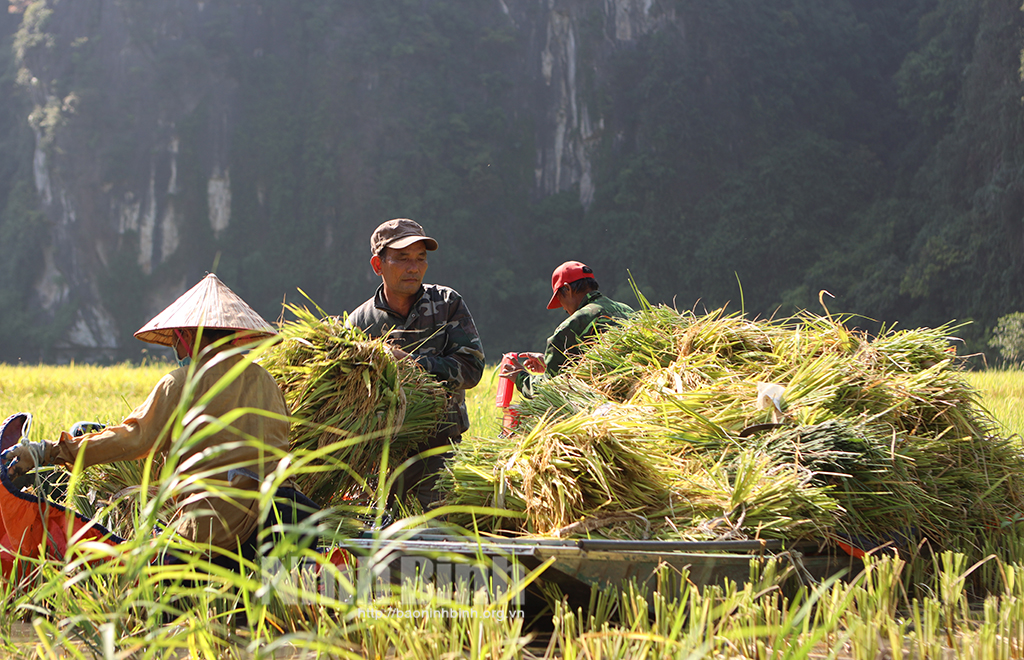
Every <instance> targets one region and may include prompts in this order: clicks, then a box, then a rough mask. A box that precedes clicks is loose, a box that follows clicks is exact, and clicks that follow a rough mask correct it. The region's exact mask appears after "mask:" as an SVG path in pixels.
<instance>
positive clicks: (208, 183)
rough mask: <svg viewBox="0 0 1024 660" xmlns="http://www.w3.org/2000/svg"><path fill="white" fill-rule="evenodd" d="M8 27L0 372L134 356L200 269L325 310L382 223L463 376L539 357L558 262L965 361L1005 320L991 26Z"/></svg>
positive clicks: (226, 22) (490, 3)
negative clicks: (454, 320) (430, 294)
mask: <svg viewBox="0 0 1024 660" xmlns="http://www.w3.org/2000/svg"><path fill="white" fill-rule="evenodd" d="M10 7H11V13H10V14H9V15H8V24H12V25H13V23H12V20H13V21H18V25H17V32H16V34H14V35H13V37H12V40H11V45H12V50H11V55H10V65H9V66H8V69H9V74H8V76H7V77H6V78H4V79H2V80H0V85H6V87H4V89H11V90H12V91H13V93H12V94H10V95H9V97H10V98H8V99H7V100H3V99H0V109H2V110H3V111H4V112H3V113H0V131H7V130H8V128H7V126H8V124H6V123H4V117H14V116H18V117H24V116H27V117H28V121H27V122H23V123H22V124H21V125H20V127H17V130H16V129H15V128H10V130H9V134H10V135H11V136H13V137H11V138H10V139H9V140H8V142H9V143H10V144H17V145H23V144H27V145H28V147H27V148H25V147H22V146H19V147H18V149H13V148H11V149H9V150H8V151H9V155H8V156H0V172H7V171H10V172H11V174H10V176H9V177H8V179H9V180H10V181H11V182H13V183H10V184H6V183H5V184H3V185H0V204H6V206H3V207H2V208H0V239H3V240H7V241H11V240H15V239H16V240H17V241H18V243H19V246H20V250H19V251H20V254H21V256H20V257H19V259H20V260H19V261H18V262H17V263H14V262H11V264H8V265H7V266H0V303H2V304H3V306H4V307H6V308H8V309H16V310H18V314H16V315H13V316H10V317H9V318H7V319H0V339H2V340H3V342H0V343H3V344H4V346H5V347H6V348H3V349H0V359H5V360H10V359H18V358H24V359H29V360H36V359H46V360H58V361H60V360H67V359H78V360H113V359H124V358H136V357H138V356H139V351H140V350H142V349H143V348H144V346H143V345H141V344H140V343H139V342H138V341H136V340H134V339H133V338H132V337H131V334H132V332H133V331H134V330H135V329H137V328H138V327H140V326H141V325H142V324H143V323H144V322H145V321H146V320H147V319H148V318H149V317H150V316H152V315H153V314H155V313H156V312H157V311H159V310H160V309H162V308H163V307H164V306H165V305H167V304H168V303H169V302H170V301H171V300H173V299H174V298H175V297H176V296H178V295H179V294H180V293H182V292H183V291H184V290H186V289H187V288H188V287H190V286H191V285H192V284H194V283H195V282H197V281H198V280H199V279H200V278H201V277H202V276H203V275H204V273H205V272H207V271H214V270H215V271H216V272H217V273H218V275H219V276H220V277H221V279H222V280H224V281H225V282H226V283H227V284H228V285H229V286H231V287H232V288H233V289H234V290H235V291H236V292H238V293H239V294H240V295H241V296H242V297H243V298H245V299H246V300H247V301H248V302H250V304H252V305H253V306H254V307H255V308H256V309H257V310H258V311H259V312H260V313H262V314H263V315H264V316H265V317H267V318H268V319H271V320H273V319H276V318H277V317H278V315H279V314H280V312H281V302H282V300H283V299H286V298H287V299H288V300H289V301H292V302H299V301H301V300H302V294H300V293H299V292H298V290H301V291H302V292H304V293H305V294H308V296H309V297H310V298H311V299H312V300H313V301H314V302H315V303H316V304H318V305H320V306H321V307H322V308H323V309H324V310H325V311H326V312H327V313H331V314H340V313H342V312H343V311H345V310H348V309H352V308H353V307H355V306H356V305H358V304H359V303H360V302H362V301H363V300H365V299H366V298H367V297H369V296H370V295H371V294H372V292H373V290H374V288H375V286H376V285H377V283H379V279H378V278H375V277H374V276H373V274H372V272H371V271H370V269H369V267H368V260H369V256H370V255H369V249H368V238H369V235H370V232H371V231H372V229H373V228H374V227H375V226H376V225H377V224H378V223H379V222H381V221H383V220H386V219H388V218H392V217H403V216H404V217H412V218H414V219H416V220H418V221H420V222H421V223H422V224H423V225H424V226H425V227H426V229H427V231H428V233H430V235H432V236H434V237H436V238H437V239H438V241H439V242H440V244H441V249H440V250H439V251H438V252H437V253H435V254H432V255H431V271H430V273H429V274H428V278H427V279H428V280H429V281H434V282H439V283H444V284H448V285H451V286H453V287H454V288H456V289H457V290H458V291H460V292H461V293H462V294H463V296H464V297H465V299H466V300H467V302H468V304H469V306H470V308H471V309H472V310H473V313H474V316H475V318H476V320H477V324H478V326H479V327H480V330H481V334H482V337H483V339H484V344H485V347H486V348H487V350H488V354H489V355H490V356H491V357H494V356H496V355H498V354H499V353H500V352H503V351H507V350H539V349H540V348H541V347H542V346H543V339H544V337H546V336H547V334H549V333H550V330H551V329H552V328H553V327H554V325H556V324H557V322H558V320H559V318H557V315H555V314H553V313H551V312H547V311H546V310H544V303H545V302H546V300H547V297H548V296H549V295H550V288H549V277H550V272H551V269H552V268H553V267H554V266H556V265H557V264H559V263H561V262H562V261H565V260H568V259H580V260H583V261H585V262H587V263H588V264H589V265H591V266H593V267H594V268H595V270H596V271H597V273H598V276H599V280H600V281H601V283H602V289H603V290H605V291H606V292H608V293H610V294H611V295H613V297H617V298H619V299H622V300H626V301H627V302H633V300H632V296H631V294H630V287H629V285H628V283H627V276H628V275H631V276H632V278H633V280H634V281H635V282H636V284H637V285H638V286H639V288H640V290H641V291H643V292H644V293H645V294H646V295H647V297H648V298H649V299H651V300H653V301H657V300H661V301H665V302H670V303H671V302H674V303H675V304H676V305H681V306H682V307H690V306H692V305H694V304H696V301H700V305H702V306H707V307H709V308H710V307H712V306H718V305H722V304H726V303H727V302H728V301H730V300H734V299H740V296H742V299H744V305H745V308H746V310H747V311H748V312H752V313H763V314H771V313H775V311H776V310H778V309H782V311H784V312H789V311H792V310H795V309H799V308H801V307H810V306H817V304H818V303H817V301H818V299H819V296H818V292H819V291H820V290H822V289H827V290H828V291H829V292H830V293H832V294H833V295H835V296H837V297H838V298H839V299H840V301H841V302H840V303H836V304H837V306H839V307H842V308H843V309H844V310H846V311H850V312H855V313H859V314H863V315H864V316H867V317H870V318H872V319H877V320H879V321H894V320H899V321H900V322H902V323H904V324H913V323H921V324H939V323H943V322H945V321H948V320H949V319H950V318H954V317H957V318H963V317H968V316H969V317H973V318H975V319H978V320H979V321H981V323H980V324H979V325H978V326H977V329H976V331H975V335H976V338H977V339H980V338H981V337H982V335H983V334H984V332H985V331H986V329H987V327H988V326H990V325H991V324H992V323H993V322H994V319H995V318H996V317H997V316H998V315H1000V314H1003V313H1006V312H1009V311H1014V310H1015V309H1016V308H1018V307H1024V292H1022V291H1021V287H1020V286H1019V285H1017V284H1016V282H1018V281H1020V277H1019V276H1020V275H1024V272H1021V271H1022V270H1024V263H1022V262H1024V259H1021V258H1019V257H1017V256H1015V255H1016V254H1018V253H1020V250H1019V247H1018V248H1017V249H1011V248H1010V246H1019V245H1020V241H1021V233H1022V231H1021V229H1020V227H1021V226H1024V222H1022V220H1024V218H1022V216H1024V204H1021V203H1020V199H1024V196H1022V194H1021V192H1020V191H1021V190H1024V182H1022V181H1021V179H1022V178H1024V175H1022V174H1021V172H1022V171H1024V170H1022V167H1021V165H1022V164H1024V158H1022V157H1021V149H1020V146H1021V144H1020V143H1021V141H1022V138H1021V135H1024V131H1021V130H1020V128H1021V120H1020V115H1021V113H1020V108H1019V99H1020V98H1021V89H1020V87H1021V85H1020V79H1019V74H1018V67H1019V56H1020V51H1021V43H1020V36H1019V34H1020V27H1021V23H1022V21H1021V16H1020V14H1021V12H1020V11H1018V9H1017V7H1016V6H1014V3H1012V2H1003V1H996V0H993V1H992V2H985V3H974V2H968V1H967V0H938V1H936V0H813V1H812V0H787V1H786V2H774V1H770V2H764V1H763V0H728V1H725V2H723V1H721V0H413V1H410V0H374V2H363V1H357V0H17V1H16V2H15V1H13V0H11V4H10ZM0 27H3V25H0ZM8 29H13V28H11V27H9V28H8ZM4 61H7V60H4ZM19 131H21V132H19ZM25 136H28V137H25ZM0 139H7V138H3V135H2V134H0ZM8 142H5V143H4V144H8ZM4 158H11V159H17V163H16V165H10V167H7V165H5V164H4V162H2V161H3V159H4ZM12 162H13V160H12ZM4 167H7V169H6V170H5V169H3V168H4ZM19 177H20V178H19ZM19 182H21V183H19ZM22 184H23V185H22ZM29 198H31V199H29ZM5 200H6V201H5ZM737 280H739V286H737ZM968 283H970V284H968ZM740 288H742V293H741V292H740ZM510 320H511V321H514V322H510Z"/></svg>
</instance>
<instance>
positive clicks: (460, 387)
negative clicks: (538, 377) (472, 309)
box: [348, 218, 484, 508]
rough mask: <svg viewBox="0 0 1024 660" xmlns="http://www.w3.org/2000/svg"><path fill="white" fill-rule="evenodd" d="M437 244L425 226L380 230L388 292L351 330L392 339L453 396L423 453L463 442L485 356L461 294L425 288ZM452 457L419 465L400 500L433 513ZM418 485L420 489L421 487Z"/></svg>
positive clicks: (354, 319)
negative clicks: (469, 394)
mask: <svg viewBox="0 0 1024 660" xmlns="http://www.w3.org/2000/svg"><path fill="white" fill-rule="evenodd" d="M436 249H437V241H435V240H434V239H432V238H430V237H429V236H427V235H426V234H425V233H424V232H423V227H421V226H420V225H419V223H416V222H413V221H412V220H409V219H407V218H396V219H394V220H388V221H387V222H384V223H381V225H380V226H379V227H377V229H376V230H374V232H373V235H372V236H370V252H371V253H372V256H371V257H370V266H371V267H372V268H373V272H374V273H376V274H377V275H379V276H380V278H381V285H380V287H378V288H377V293H376V294H374V296H373V297H372V298H370V299H369V300H367V301H366V302H364V303H363V304H362V305H360V306H359V307H357V308H356V309H355V310H354V311H353V312H352V313H351V314H350V315H349V317H348V323H349V324H350V325H353V326H355V327H357V328H361V329H363V330H365V331H366V332H367V334H369V335H370V336H371V337H383V336H385V335H387V338H388V341H389V343H390V344H391V353H392V355H394V356H395V357H396V358H398V359H408V360H413V361H414V362H416V364H418V365H420V366H421V367H422V368H423V370H424V371H426V372H427V373H430V374H433V375H434V376H435V377H436V378H437V379H438V380H439V381H441V382H443V383H444V384H445V385H446V386H447V388H448V391H449V399H448V412H447V419H446V420H445V422H444V423H442V425H441V428H440V430H439V431H438V432H437V434H436V435H435V436H434V437H433V438H430V439H428V440H426V441H424V443H423V444H422V445H421V446H420V447H419V448H418V449H417V451H421V452H422V451H426V450H429V449H438V448H444V447H448V448H450V447H451V446H452V444H453V443H456V442H458V441H459V440H461V439H462V434H463V433H464V432H465V431H466V430H467V429H468V428H469V414H468V413H467V411H466V390H468V389H470V388H471V387H474V386H475V385H476V384H477V383H478V382H480V377H481V376H482V375H483V371H484V349H483V345H482V344H481V343H480V335H479V334H478V333H477V330H476V324H475V323H474V322H473V317H472V315H470V313H469V308H468V307H466V303H465V301H463V300H462V296H460V295H459V294H458V293H457V292H456V291H455V290H454V289H451V288H449V287H446V286H441V285H438V284H423V277H424V275H425V274H426V272H427V252H428V251H433V250H436ZM444 457H445V455H444V454H442V455H434V456H430V457H428V458H426V459H423V460H420V461H418V462H416V463H415V464H414V465H412V466H410V467H409V468H408V469H407V470H406V471H405V472H404V473H403V474H402V475H400V481H399V483H398V484H397V485H396V488H395V492H394V495H395V497H397V498H398V499H402V498H404V496H405V493H406V492H408V491H410V490H413V487H414V486H415V489H414V492H415V495H416V497H417V499H418V500H419V501H420V503H421V504H422V505H423V506H424V508H427V507H428V506H430V505H432V504H434V503H435V502H436V501H437V500H438V499H439V494H438V493H436V492H434V491H433V485H434V483H435V482H436V480H437V475H438V473H439V472H440V471H441V470H442V469H443V468H444V460H445V458H444ZM417 484H418V485H417Z"/></svg>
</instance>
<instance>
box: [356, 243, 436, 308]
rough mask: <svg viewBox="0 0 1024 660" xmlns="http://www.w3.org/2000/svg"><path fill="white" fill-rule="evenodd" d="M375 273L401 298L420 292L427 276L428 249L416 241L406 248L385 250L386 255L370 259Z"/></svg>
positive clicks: (386, 286) (388, 288) (385, 285)
mask: <svg viewBox="0 0 1024 660" xmlns="http://www.w3.org/2000/svg"><path fill="white" fill-rule="evenodd" d="M370 264H371V265H372V266H373V272H375V273H377V274H378V275H380V276H381V277H383V278H384V287H385V288H386V289H387V290H388V291H391V292H394V293H396V294H398V295H400V296H411V295H414V294H415V293H416V292H417V291H419V290H420V285H421V284H423V276H424V275H426V274H427V247H426V245H425V244H424V243H423V241H416V242H415V243H413V244H412V245H409V246H407V247H404V248H400V249H397V250H396V249H394V248H384V253H383V254H382V255H380V256H374V257H373V258H372V259H370Z"/></svg>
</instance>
